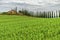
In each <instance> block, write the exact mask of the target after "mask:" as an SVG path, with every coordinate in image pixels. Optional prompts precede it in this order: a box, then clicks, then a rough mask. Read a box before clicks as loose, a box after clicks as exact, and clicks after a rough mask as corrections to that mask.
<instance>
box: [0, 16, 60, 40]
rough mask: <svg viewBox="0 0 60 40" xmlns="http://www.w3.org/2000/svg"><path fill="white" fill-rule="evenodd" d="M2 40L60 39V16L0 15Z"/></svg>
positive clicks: (0, 38) (0, 37) (0, 36)
mask: <svg viewBox="0 0 60 40" xmlns="http://www.w3.org/2000/svg"><path fill="white" fill-rule="evenodd" d="M0 40H60V18H35V17H27V16H16V15H10V16H9V15H0Z"/></svg>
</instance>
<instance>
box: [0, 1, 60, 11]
mask: <svg viewBox="0 0 60 40" xmlns="http://www.w3.org/2000/svg"><path fill="white" fill-rule="evenodd" d="M11 2H15V3H27V4H31V5H35V6H36V5H39V8H40V7H41V9H48V10H49V9H50V10H51V9H54V10H55V9H59V8H60V0H0V10H1V9H3V8H4V7H5V6H6V8H8V7H9V8H10V7H12V5H14V4H12V5H9V4H8V3H11ZM5 3H7V4H8V5H6V4H5ZM19 5H20V4H19ZM19 7H20V6H19ZM23 7H24V8H26V6H23ZM6 8H5V9H3V10H6ZM32 8H34V7H32ZM35 8H37V7H35ZM39 8H38V9H39ZM41 9H39V10H41Z"/></svg>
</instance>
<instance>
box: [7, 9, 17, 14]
mask: <svg viewBox="0 0 60 40" xmlns="http://www.w3.org/2000/svg"><path fill="white" fill-rule="evenodd" d="M8 14H13V15H14V14H17V11H15V10H10V11H8Z"/></svg>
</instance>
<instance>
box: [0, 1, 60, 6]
mask: <svg viewBox="0 0 60 40" xmlns="http://www.w3.org/2000/svg"><path fill="white" fill-rule="evenodd" d="M4 2H5V3H9V2H17V3H28V4H32V5H46V4H60V0H0V3H4Z"/></svg>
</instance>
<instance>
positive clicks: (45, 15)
mask: <svg viewBox="0 0 60 40" xmlns="http://www.w3.org/2000/svg"><path fill="white" fill-rule="evenodd" d="M1 14H2V15H21V14H22V15H26V16H34V17H43V18H54V17H60V11H48V12H46V11H43V12H41V11H40V12H33V11H28V10H19V11H18V12H17V11H14V10H12V11H8V12H2V13H1Z"/></svg>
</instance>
